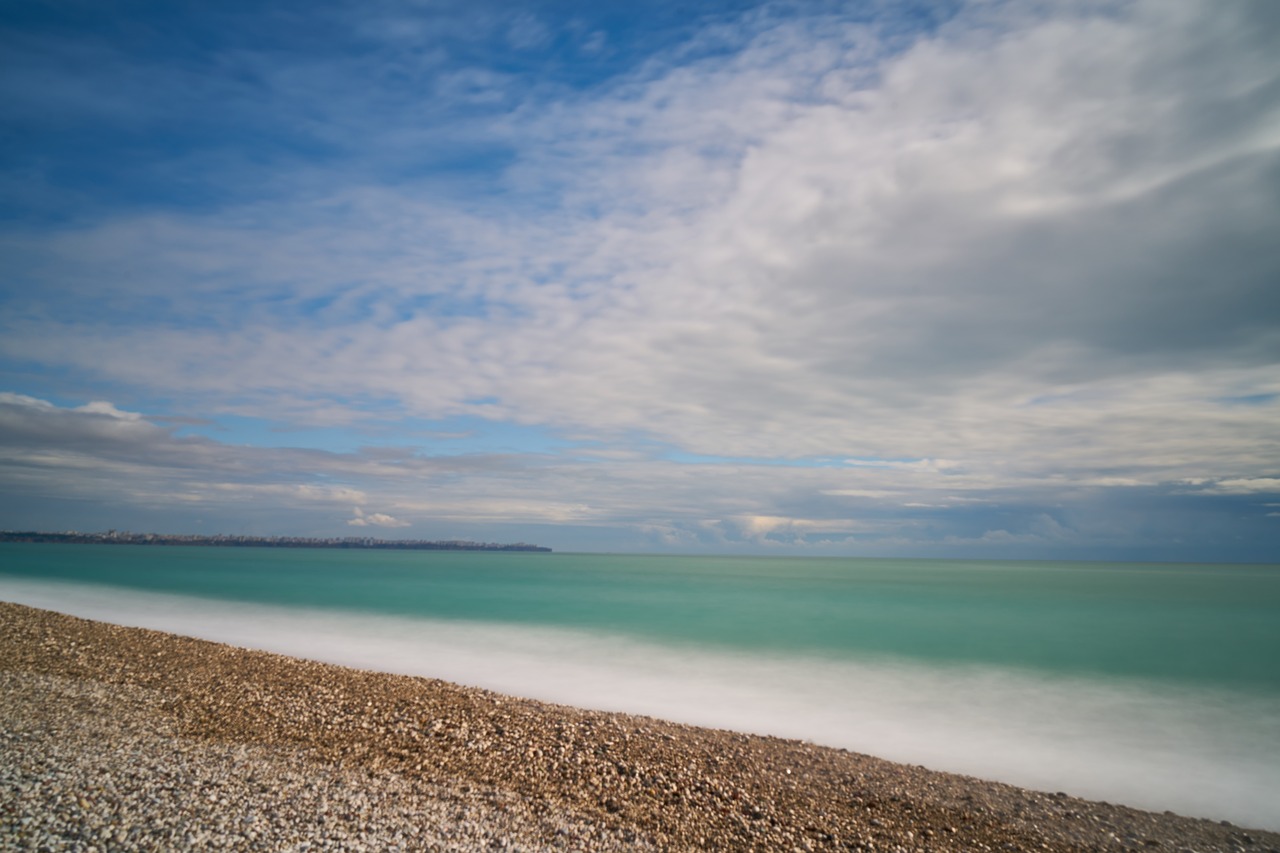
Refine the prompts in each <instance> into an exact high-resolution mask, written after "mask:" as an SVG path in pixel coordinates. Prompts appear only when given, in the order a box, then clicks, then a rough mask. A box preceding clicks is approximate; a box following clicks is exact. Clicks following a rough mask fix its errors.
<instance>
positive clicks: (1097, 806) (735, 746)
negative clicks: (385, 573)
mask: <svg viewBox="0 0 1280 853" xmlns="http://www.w3.org/2000/svg"><path fill="white" fill-rule="evenodd" d="M0 677H3V679H4V680H3V686H4V689H3V691H2V693H3V695H4V699H3V701H2V702H0V735H2V736H3V740H0V755H3V756H4V760H3V761H0V764H3V765H5V766H7V767H9V768H10V770H9V771H6V772H7V773H8V774H9V775H5V776H2V777H0V798H2V799H0V847H4V848H5V849H9V846H8V845H10V844H12V845H14V849H27V848H28V847H31V848H34V847H35V846H38V844H39V843H40V842H39V840H38V839H39V838H41V837H45V838H57V837H63V838H64V842H63V843H64V844H67V845H69V844H70V842H69V841H66V840H65V839H66V834H67V833H68V832H78V833H82V836H83V837H87V838H88V839H89V840H94V841H95V843H99V844H101V843H110V844H111V845H112V846H113V847H123V848H124V849H150V847H149V846H148V845H151V846H158V847H165V846H172V845H173V844H175V843H179V844H181V843H184V842H186V841H187V840H188V839H199V838H206V841H207V843H209V844H212V843H214V842H213V841H212V840H209V839H214V838H218V839H221V840H220V841H219V842H218V845H219V846H225V847H233V848H234V847H236V846H242V847H243V849H252V848H254V847H257V848H261V847H264V846H266V847H278V848H288V849H303V848H302V847H301V845H302V844H303V843H304V842H306V843H309V844H310V846H311V849H315V848H316V847H317V846H318V847H320V848H332V849H339V848H347V849H349V848H350V847H353V846H359V845H361V844H363V845H364V846H368V847H370V848H371V849H373V848H379V847H381V848H389V847H391V846H396V845H398V846H400V847H401V848H402V849H477V848H480V847H486V846H491V845H510V846H515V847H518V848H521V849H579V850H601V849H624V848H626V849H637V848H643V847H645V846H652V847H654V848H657V849H713V848H714V849H732V850H738V849H752V848H755V849H801V850H805V849H831V850H836V849H841V850H848V849H854V850H857V849H863V850H872V849H874V850H893V849H904V850H982V849H991V850H1125V849H1131V850H1132V849H1163V850H1187V851H1191V850H1197V851H1206V850H1237V849H1250V850H1268V849H1271V850H1280V833H1275V832H1264V831H1255V830H1247V829H1240V828H1237V827H1234V826H1230V825H1224V824H1222V823H1219V822H1214V821H1210V820H1203V819H1193V818H1184V817H1180V816H1177V815H1173V814H1171V813H1164V814H1153V813H1149V812H1143V811H1139V810H1137V809H1131V808H1127V807H1123V806H1117V805H1110V804H1106V803H1095V802H1089V801H1085V800H1081V799H1077V798H1073V797H1069V796H1066V795H1061V794H1048V793H1037V792H1032V791H1026V790H1023V789H1020V788H1016V787H1014V786H1011V785H1005V784H1001V783H995V782H986V781H982V780H978V779H974V778H971V777H965V776H959V775H956V774H949V773H941V772H935V771H930V770H927V769H925V768H922V767H918V766H911V765H900V764H894V763H891V762H888V761H884V760H881V759H876V758H872V757H869V756H864V755H859V754H856V753H851V752H847V751H845V750H840V749H834V748H827V747H818V746H814V745H812V744H808V743H804V742H800V741H794V740H783V739H780V738H773V737H760V736H750V735H742V734H737V733H733V732H727V731H720V730H713V729H702V728H696V727H692V726H687V725H681V724H675V723H669V722H664V721H661V720H656V719H652V718H648V717H638V716H631V715H627V714H622V713H605V712H593V711H586V710H580V709H576V708H570V707H566V706H558V705H552V704H548V703H543V702H537V701H533V700H526V699H520V698H516V697H509V696H503V695H500V694H497V693H493V692H490V691H486V690H480V689H474V688H466V687H460V686H457V685H454V684H450V683H447V682H443V681H438V680H433V679H427V678H420V677H412V676H398V675H386V674H382V673H376V672H370V671H365V670H355V669H348V668H344V667H340V666H336V665H330V664H322V663H317V662H313V661H307V660H301V659H296V658H289V657H284V656H281V655H277V654H272V653H267V652H259V651H250V650H245V649H239V648H235V647H232V646H226V645H221V644H218V643H212V642H208V641H203V640H195V639H190V638H185V637H180V636H176V635H171V634H163V633H160V632H157V631H152V630H148V629H141V628H123V627H119V626H115V625H110V624H107V623H103V622H93V621H89V620H84V619H79V618H77V617H72V616H66V615H63V614H58V613H53V612H51V611H44V610H36V609H33V608H30V607H25V606H22V605H16V604H7V603H0ZM75 733H81V734H79V735H76V734H75ZM122 756H124V757H122ZM51 762H52V763H51ZM183 762H186V763H183ZM113 763H115V764H120V765H122V766H127V767H128V768H129V771H128V773H125V774H124V777H125V778H124V779H123V781H121V779H120V777H121V774H120V773H114V774H112V778H114V779H116V780H117V785H116V787H115V788H113V789H112V792H108V793H109V794H110V795H109V796H108V795H107V794H104V793H103V792H102V791H98V792H97V793H94V792H93V791H89V792H87V794H86V792H80V793H76V792H74V791H71V790H70V788H68V789H67V790H66V791H62V790H61V789H57V786H56V785H55V786H53V787H50V785H51V783H50V782H49V780H50V779H68V778H69V779H72V780H73V781H74V780H76V779H77V778H78V777H77V775H76V774H77V773H80V772H82V771H84V768H88V767H93V768H97V769H96V770H95V771H94V772H95V773H96V774H97V775H98V777H101V774H102V772H103V768H104V767H105V768H108V769H109V768H110V767H112V766H114V765H113ZM175 764H177V765H181V766H182V767H184V768H186V769H185V770H184V771H183V772H185V773H187V774H188V776H187V777H184V778H187V780H188V784H187V785H186V786H185V787H186V788H191V787H192V786H195V782H192V781H191V780H195V779H203V778H204V777H203V776H201V774H206V773H207V774H212V777H211V778H216V779H217V780H219V781H218V782H217V784H216V785H215V786H214V789H215V790H216V791H222V792H224V793H222V794H217V793H215V794H214V799H213V801H212V805H211V807H210V808H208V809H205V810H204V811H201V810H200V807H198V806H199V803H205V804H206V805H209V804H210V803H209V802H208V801H207V799H200V798H192V797H190V796H182V794H183V791H184V786H183V785H176V786H172V785H171V786H170V788H169V789H166V790H170V791H171V792H173V791H176V792H177V794H175V795H174V796H173V798H172V799H171V800H170V801H166V800H164V798H163V797H158V795H157V794H156V793H155V791H154V790H152V789H153V788H154V783H155V780H156V779H157V778H159V777H165V775H166V773H168V771H169V769H171V766H172V765H175ZM58 767H61V768H63V770H65V771H66V772H64V773H62V774H61V775H59V774H58V773H57V772H55V771H56V770H57V768H58ZM68 768H70V769H68ZM77 768H79V769H77ZM85 773H86V774H87V775H85V778H84V779H83V780H82V781H84V783H85V784H86V785H92V784H93V783H92V779H93V778H94V775H93V774H88V773H87V771H85ZM248 779H255V780H258V781H257V782H255V783H253V784H254V785H256V787H252V786H250V787H245V786H246V785H249V783H247V782H246V781H245V780H248ZM201 784H204V785H205V787H208V785H207V784H206V783H201ZM309 785H310V786H311V787H308V786H309ZM71 787H72V788H74V787H75V785H74V784H72V785H71ZM196 787H198V786H196ZM299 788H301V789H303V790H306V791H309V792H310V793H309V794H307V795H306V796H301V798H299V797H298V796H294V798H293V799H289V798H288V797H287V796H285V795H286V793H287V792H288V791H294V790H295V789H299ZM55 789H56V790H55ZM199 790H201V791H203V790H204V788H199ZM295 793H296V791H295ZM143 794H146V795H147V797H150V799H147V797H142V795H143ZM228 796H230V797H231V798H232V800H237V799H238V800H242V801H243V802H240V803H239V804H238V808H230V805H229V804H228V803H227V802H225V800H226V799H227V797H228ZM138 797H142V798H141V799H138ZM219 798H221V799H219ZM68 801H69V802H70V803H72V805H73V806H74V808H71V809H70V811H68V807H67V806H66V802H68ZM135 801H136V802H137V803H142V802H144V801H145V802H152V803H155V802H160V803H163V802H170V807H169V808H168V809H167V810H166V809H164V808H161V811H164V812H165V814H166V815H167V816H169V817H171V818H172V820H170V821H169V822H165V821H160V822H159V823H158V824H157V826H159V827H160V828H159V829H157V830H156V832H165V833H170V834H169V835H164V836H163V837H148V836H147V835H146V824H145V821H146V818H147V810H146V809H143V810H142V811H141V812H139V813H138V814H137V815H135V817H136V818H137V820H141V821H144V823H143V824H139V825H130V826H129V828H128V829H127V830H126V831H125V841H123V842H122V841H120V839H119V837H118V836H117V835H114V834H113V835H108V832H109V831H110V832H112V833H115V832H117V831H118V830H119V829H120V827H121V825H122V824H125V823H130V815H133V814H134V812H133V811H132V809H134V806H131V805H130V804H131V803H135ZM193 803H194V805H193ZM289 803H292V805H289ZM332 803H346V804H347V805H345V806H339V807H336V808H331V807H330V806H329V805H325V810H324V811H320V808H321V805H322V804H332ZM139 808H141V807H140V806H139ZM155 808H156V806H151V807H150V809H151V810H155ZM246 808H248V809H249V812H251V813H255V814H268V813H270V814H279V815H282V816H281V818H280V820H279V821H276V822H272V820H270V819H268V818H263V821H265V823H263V825H262V826H256V825H255V826H250V827H247V828H246V827H244V826H232V827H229V828H228V827H222V828H221V829H219V828H218V826H219V823H218V822H219V820H222V821H223V822H224V823H225V818H226V814H227V813H228V809H230V811H231V812H236V811H244V810H245V809H246ZM59 810H61V812H62V814H61V815H59V814H58V813H57V812H59ZM81 812H83V814H80V813H81ZM68 813H74V814H80V818H79V819H78V822H76V821H72V822H71V823H67V821H66V820H65V819H64V818H65V816H66V814H68ZM175 813H176V814H175ZM95 815H96V816H97V818H101V819H100V820H97V819H96V818H95ZM24 819H25V821H26V822H25V823H24ZM95 820H96V822H95ZM59 821H61V823H59ZM64 824H65V825H64ZM60 827H61V828H60ZM68 827H71V828H70V829H69V828H68ZM95 827H96V828H95ZM129 832H134V833H136V834H137V837H136V839H135V840H133V841H130V839H131V838H133V836H130V835H129ZM211 832H212V833H215V834H214V835H207V833H211ZM41 833H43V835H41ZM200 833H206V835H204V836H202V835H200ZM216 833H222V835H217V834H216ZM254 833H256V834H254ZM263 833H266V834H263ZM361 833H363V835H362V834H361ZM60 834H61V835H60ZM236 839H240V840H236ZM397 839H398V840H397ZM56 846H57V845H56V844H55V847H56Z"/></svg>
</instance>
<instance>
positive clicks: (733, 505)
mask: <svg viewBox="0 0 1280 853" xmlns="http://www.w3.org/2000/svg"><path fill="white" fill-rule="evenodd" d="M1278 41H1280V7H1277V5H1276V4H1274V3H1271V2H1267V0H1256V2H1240V3H1232V4H1228V5H1222V4H1213V3H1209V2H1202V0H1159V2H1156V0H1146V2H1143V1H1142V0H1135V2H1109V0H1097V2H1089V3H1071V4H1065V3H1063V4H1058V3H1043V4H1041V3H1012V2H999V0H983V2H971V3H969V2H946V3H943V2H937V3H923V2H922V3H890V2H866V3H825V2H803V0H800V1H799V2H786V3H748V2H708V3H696V2H695V3H679V4H677V3H667V2H652V3H644V2H641V3H632V4H587V3H575V2H563V3H558V2H547V3H528V4H511V3H486V2H467V3H461V2H457V3H454V2H408V0H405V1H404V2H398V0H381V2H369V3H359V4H357V3H325V2H319V3H315V2H309V3H305V4H304V3H290V2H279V3H266V4H263V3H252V4H250V3H221V4H205V3H183V2H178V3H172V2H170V3H150V2H134V3H129V2H123V3H113V4H100V3H97V4H94V3H77V2H49V3H40V2H32V3H23V4H6V5H4V6H3V8H0V115H3V116H4V117H5V118H4V121H3V124H2V125H0V161H2V162H3V167H4V168H3V169H2V170H0V271H2V272H3V277H2V278H0V527H4V528H9V529H28V528H39V529H68V528H72V529H105V528H108V527H114V528H119V529H133V530H156V531H165V532H187V531H192V532H195V531H209V532H234V533H253V534H264V535H265V534H295V535H315V536H341V535H374V536H382V537H400V536H406V537H426V538H475V539H483V540H496V541H511V540H527V541H534V542H538V543H540V544H545V545H549V546H552V547H555V548H557V549H564V550H618V551H680V552H716V553H787V554H811V553H812V554H851V555H860V554H865V555H923V556H954V557H984V558H986V557H1010V558H1039V557H1043V558H1077V557H1078V558H1083V559H1109V558H1120V559H1193V560H1261V561H1276V560H1277V559H1280V557H1278V556H1277V555H1280V429H1278V428H1277V426H1276V425H1277V424H1280V287H1278V286H1277V282H1280V249H1277V243H1276V239H1275V235H1276V234H1280V67H1278V66H1277V65H1276V63H1275V61H1274V56H1273V53H1274V45H1275V44H1276V43H1277V42H1278Z"/></svg>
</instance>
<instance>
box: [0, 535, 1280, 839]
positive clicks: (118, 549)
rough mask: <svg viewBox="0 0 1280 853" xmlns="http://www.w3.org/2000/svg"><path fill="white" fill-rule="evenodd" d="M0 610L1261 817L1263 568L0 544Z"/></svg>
mask: <svg viewBox="0 0 1280 853" xmlns="http://www.w3.org/2000/svg"><path fill="white" fill-rule="evenodd" d="M0 600H5V601H14V602H19V603H24V604H29V605H32V606H36V607H43V608H48V609H52V610H58V611H61V612H64V613H71V614H74V615H77V616H83V617H87V618H92V619H100V620H106V621H110V622H115V623H118V624H125V625H137V626H143V627H148V628H154V629H158V630H163V631H169V632H173V633H178V634H184V635H188V636H196V637H203V638H206V639H211V640H217V641H220V642H226V643H232V644H235V645H238V646H244V647H250V648H258V649H266V650H270V651H275V652H281V653H284V654H289V655H294V656H298V657H306V658H312V659H318V660H323V661H330V662H334V663H339V664H345V665H350V666H356V667H361V668H365V669H373V670H379V671H384V672H395V673H404V674H410V675H422V676H430V677H435V678H442V679H446V680H449V681H453V682H457V683H460V684H467V685H472V686H478V687H484V688H489V689H492V690H497V691H501V692H504V693H508V694H515V695H519V696H525V697H530V698H536V699H542V700H546V701H550V702H557V703H563V704H568V705H574V706H578V707H584V708H594V709H601V710H615V711H626V712H630V713H636V714H645V715H651V716H656V717H661V718H664V719H669V720H676V721H680V722H686V723H692V724H697V725H702V726H712V727H717V728H726V729H732V730H735V731H741V732H751V733H759V734H769V735H777V736H782V737H788V738H799V739H803V740H807V741H811V742H814V743H819V744H824V745H828V746H833V747H840V748H844V749H848V750H853V751H856V752H861V753H868V754H872V755H877V756H880V757H883V758H888V759H891V760H894V761H898V762H905V763H909V764H920V765H924V766H927V767H930V768H933V769H937V770H949V771H954V772H958V773H963V774H967V775H972V776H978V777H981V778H986V779H995V780H999V781H1003V782H1010V783H1013V784H1016V785H1021V786H1024V787H1029V788H1033V789H1037V790H1044V791H1049V792H1056V791H1063V792H1066V793H1069V794H1073V795H1077V796H1083V797H1087V798H1090V799H1095V800H1106V801H1110V802H1119V803H1125V804H1127V805H1132V806H1137V807H1140V808H1145V809H1150V810H1155V811H1163V810H1171V811H1174V812H1177V813H1179V814H1185V815H1191V816H1196V817H1206V818H1212V819H1214V820H1228V821H1231V822H1233V823H1235V824H1238V825H1243V826H1251V827H1255V828H1261V829H1273V830H1280V565H1229V564H1196V563H1103V562H1088V563H1086V562H1030V561H979V560H910V559H860V558H814V557H803V558H791V557H740V556H721V557H708V556H692V557H688V556H666V555H663V556H657V555H654V556H638V555H612V554H572V553H551V554H547V553H527V552H453V551H375V550H338V549H285V548H279V549H273V548H213V547H164V546H128V545H59V544H22V543H6V544H0Z"/></svg>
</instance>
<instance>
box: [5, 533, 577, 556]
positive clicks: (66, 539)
mask: <svg viewBox="0 0 1280 853" xmlns="http://www.w3.org/2000/svg"><path fill="white" fill-rule="evenodd" d="M0 542H55V543H68V544H75V545H204V546H212V547H222V548H364V549H374V550H386V551H540V552H547V553H549V552H550V551H551V549H550V548H544V547H542V546H540V545H527V544H525V543H523V542H517V543H515V544H512V545H503V544H499V543H496V542H468V541H465V540H462V539H447V540H443V541H426V540H423V539H372V538H369V537H365V536H346V537H342V538H336V537H335V538H331V539H311V538H308V537H305V536H229V535H226V534H222V533H220V534H217V535H214V536H202V535H199V534H172V533H130V532H128V531H118V530H108V531H107V532H106V533H79V532H77V531H74V530H68V531H66V532H63V533H38V532H35V531H11V530H5V531H0Z"/></svg>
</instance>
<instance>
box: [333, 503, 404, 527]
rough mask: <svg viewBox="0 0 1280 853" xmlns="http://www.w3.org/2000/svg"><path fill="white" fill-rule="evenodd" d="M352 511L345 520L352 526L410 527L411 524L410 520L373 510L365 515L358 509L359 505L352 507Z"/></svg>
mask: <svg viewBox="0 0 1280 853" xmlns="http://www.w3.org/2000/svg"><path fill="white" fill-rule="evenodd" d="M352 512H353V513H354V514H355V515H354V517H353V518H350V519H348V520H347V524H349V525H351V526H352V527H410V526H411V523H410V522H408V521H401V520H400V519H398V518H394V517H392V516H390V515H387V514H386V513H384V512H373V513H369V514H368V515H365V513H364V512H363V511H362V510H361V509H360V507H355V508H353V509H352Z"/></svg>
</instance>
